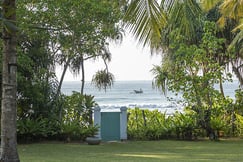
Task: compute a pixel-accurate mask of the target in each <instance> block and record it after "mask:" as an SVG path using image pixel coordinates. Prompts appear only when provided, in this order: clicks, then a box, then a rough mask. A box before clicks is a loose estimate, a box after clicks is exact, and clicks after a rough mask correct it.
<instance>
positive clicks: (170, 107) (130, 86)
mask: <svg viewBox="0 0 243 162" xmlns="http://www.w3.org/2000/svg"><path fill="white" fill-rule="evenodd" d="M80 88H81V82H79V81H69V82H64V83H63V86H62V92H63V93H64V94H66V95H71V94H72V91H78V92H80ZM237 88H238V82H237V81H234V82H228V83H225V84H224V91H225V94H226V95H227V96H229V97H231V98H234V93H235V92H234V91H235V89H237ZM140 89H141V90H142V91H143V93H135V92H134V90H140ZM84 93H85V94H88V95H93V96H95V97H94V100H95V101H96V102H97V103H98V105H99V106H100V107H101V110H103V111H112V110H117V109H119V108H120V107H122V106H126V107H129V108H134V107H139V108H144V109H158V110H159V111H162V112H165V111H166V113H168V114H170V113H173V112H175V111H182V110H183V105H182V104H181V103H180V102H179V101H180V100H181V99H182V98H181V97H180V95H178V96H176V95H174V94H172V93H170V92H168V94H167V96H164V95H163V93H162V92H161V91H159V90H156V89H153V87H152V81H115V83H114V85H113V86H112V87H111V88H110V89H107V90H106V91H104V90H101V91H99V90H98V89H97V88H95V87H94V85H92V84H91V82H86V83H85V88H84Z"/></svg>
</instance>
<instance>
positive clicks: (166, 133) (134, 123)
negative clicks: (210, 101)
mask: <svg viewBox="0 0 243 162" xmlns="http://www.w3.org/2000/svg"><path fill="white" fill-rule="evenodd" d="M196 128H197V127H196V118H195V115H194V114H193V113H185V114H184V113H179V112H177V113H175V114H173V115H171V116H168V115H166V113H161V112H159V111H158V110H153V111H150V110H141V109H139V108H135V109H129V118H128V137H129V138H130V139H135V140H141V139H142V140H159V139H168V138H177V139H186V140H192V139H193V138H195V137H196V136H197V134H196V130H197V129H196Z"/></svg>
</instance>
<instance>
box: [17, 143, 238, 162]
mask: <svg viewBox="0 0 243 162" xmlns="http://www.w3.org/2000/svg"><path fill="white" fill-rule="evenodd" d="M18 151H19V156H20V160H21V162H79V161H82V162H91V161H92V162H109V161H119V162H133V161H136V162H145V161H146V162H153V161H163V162H168V161H169V162H173V161H174V162H192V161H193V162H198V161H199V162H204V161H213V162H226V161H227V162H239V161H243V140H222V141H220V142H212V141H169V140H164V141H136V142H130V141H129V142H123V143H102V144H101V145H96V146H91V145H87V144H63V143H41V144H28V145H19V146H18Z"/></svg>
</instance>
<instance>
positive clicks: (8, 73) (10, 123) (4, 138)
mask: <svg viewBox="0 0 243 162" xmlns="http://www.w3.org/2000/svg"><path fill="white" fill-rule="evenodd" d="M1 7H2V16H3V17H4V20H2V22H3V23H2V25H3V31H2V38H3V63H2V64H3V70H2V115H1V157H0V161H2V162H19V157H18V152H17V139H16V138H17V133H16V118H17V103H16V100H17V99H16V93H17V77H16V74H17V65H16V59H17V57H16V56H17V55H16V53H17V52H16V46H17V39H16V38H17V37H16V33H17V30H16V26H15V21H16V3H15V0H3V1H2V6H1ZM2 19H3V18H2Z"/></svg>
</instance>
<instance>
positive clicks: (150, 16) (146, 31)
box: [123, 0, 166, 48]
mask: <svg viewBox="0 0 243 162" xmlns="http://www.w3.org/2000/svg"><path fill="white" fill-rule="evenodd" d="M123 20H124V22H125V27H126V28H128V29H129V30H130V32H131V33H132V34H133V35H134V36H135V38H136V39H138V41H139V43H142V44H143V46H145V45H149V46H150V45H151V46H150V47H151V48H153V47H154V46H153V45H154V44H156V43H159V42H160V38H161V29H162V28H163V26H164V25H165V24H166V16H165V13H164V12H163V11H162V9H161V8H160V6H159V4H158V2H157V1H156V0H132V1H131V3H130V5H129V7H128V10H127V12H126V14H125V17H124V19H123Z"/></svg>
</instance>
